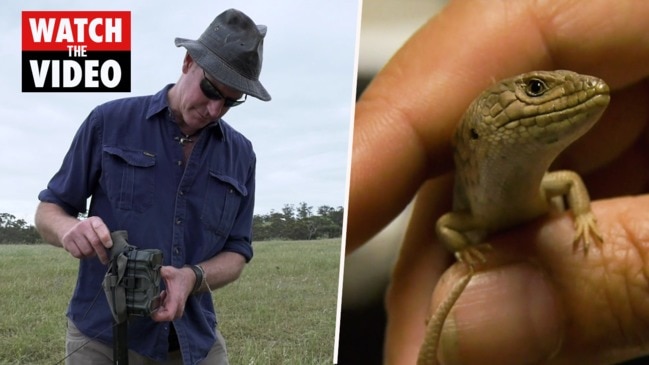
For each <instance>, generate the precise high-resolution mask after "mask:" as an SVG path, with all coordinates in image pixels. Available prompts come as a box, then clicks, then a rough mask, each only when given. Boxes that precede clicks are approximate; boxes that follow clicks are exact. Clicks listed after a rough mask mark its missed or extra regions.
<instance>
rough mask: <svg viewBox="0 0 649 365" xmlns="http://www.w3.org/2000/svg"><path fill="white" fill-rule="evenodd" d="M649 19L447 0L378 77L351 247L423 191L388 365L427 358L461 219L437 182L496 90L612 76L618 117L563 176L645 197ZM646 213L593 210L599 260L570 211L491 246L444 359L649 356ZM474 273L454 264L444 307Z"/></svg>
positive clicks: (574, 153)
mask: <svg viewBox="0 0 649 365" xmlns="http://www.w3.org/2000/svg"><path fill="white" fill-rule="evenodd" d="M544 4H545V5H544ZM550 7H551V8H550ZM647 19H649V8H648V6H647V5H644V4H642V3H640V2H619V3H616V4H615V5H613V4H611V3H610V2H606V1H590V2H587V3H586V2H579V1H572V2H568V1H565V2H554V3H552V4H546V3H539V2H532V1H529V2H528V1H520V2H502V3H500V2H498V3H494V2H488V3H487V2H480V1H465V2H459V1H458V2H451V4H450V5H449V6H448V7H447V8H446V9H445V10H444V11H443V12H442V14H441V15H440V16H438V17H436V18H434V19H433V20H432V21H431V22H429V23H428V24H427V25H426V26H424V27H423V28H422V29H421V30H420V31H419V32H418V33H417V34H416V35H414V36H413V38H412V39H411V40H410V41H409V42H408V44H407V45H406V46H405V47H404V48H403V49H402V50H401V51H400V52H399V53H398V54H397V55H395V58H394V59H393V60H392V61H391V62H390V64H389V65H388V66H387V67H386V69H385V70H383V71H382V73H381V74H380V75H379V76H377V78H376V80H375V81H374V82H373V84H372V85H371V86H370V88H368V90H367V91H366V93H365V94H364V95H363V97H362V99H361V100H360V101H359V103H358V104H357V109H356V122H355V132H354V155H353V166H352V183H351V195H350V211H349V213H350V214H349V225H348V227H349V231H348V236H347V238H348V249H349V248H353V247H355V246H357V245H358V244H359V243H360V242H362V241H363V240H365V239H366V238H367V237H369V236H370V235H371V234H373V233H375V232H376V230H378V228H380V227H381V226H382V225H383V224H385V223H386V222H387V221H389V220H390V219H391V218H392V217H393V216H394V215H395V214H396V213H397V212H398V211H399V210H400V209H401V208H402V207H403V206H405V204H407V202H408V201H409V200H410V199H411V198H412V196H413V195H414V194H415V192H416V191H418V190H419V196H418V200H417V203H416V205H415V211H414V213H413V219H412V221H411V225H410V227H409V230H408V233H407V236H406V239H405V242H404V248H403V250H402V254H401V257H400V259H399V262H398V264H397V268H396V270H395V278H394V280H393V283H392V287H391V290H390V294H389V297H388V311H389V313H390V323H389V328H388V340H387V343H386V355H387V359H388V360H389V362H391V363H404V364H409V363H414V359H415V358H416V355H417V352H418V350H419V345H420V344H421V341H422V337H423V331H424V326H425V323H424V321H423V319H424V318H427V317H428V313H429V311H428V307H429V305H430V294H431V292H432V291H433V289H434V288H435V285H436V278H437V277H439V275H440V274H441V272H442V271H443V270H444V268H445V267H447V266H448V262H449V260H448V255H445V254H444V250H443V249H442V248H441V247H440V246H439V245H434V244H431V242H434V241H436V238H435V233H434V223H435V221H436V219H437V218H438V217H439V216H440V215H441V214H443V213H445V212H446V211H448V209H449V199H448V197H449V196H450V194H449V191H450V183H449V179H448V178H446V177H440V176H442V175H444V173H446V172H448V171H450V170H451V167H452V163H451V161H452V159H451V157H450V155H451V147H450V143H449V141H450V136H451V134H452V133H453V131H454V128H455V126H456V125H457V121H458V120H459V118H460V116H461V115H462V113H463V112H464V110H465V109H466V107H467V106H468V104H469V102H470V101H471V100H472V99H473V98H474V97H475V96H476V95H477V94H478V92H480V91H481V90H483V89H484V88H486V87H487V86H488V85H489V84H490V83H492V82H493V81H495V80H499V79H502V78H504V77H506V76H511V75H514V74H518V73H522V72H525V71H529V70H534V69H558V68H563V69H572V70H575V71H578V72H581V73H588V74H594V75H597V76H599V77H601V78H603V79H604V80H606V81H607V82H608V84H609V85H610V87H611V89H612V94H611V95H612V96H611V105H610V106H609V109H608V111H607V113H606V115H605V116H604V118H603V119H602V120H601V121H600V122H599V123H598V124H597V125H596V126H595V127H594V128H593V130H591V132H590V133H589V134H587V135H586V136H585V137H584V138H582V139H581V140H579V141H578V142H577V143H575V144H574V145H573V146H572V147H571V148H570V149H569V150H568V151H567V152H566V153H565V154H563V155H562V157H561V158H560V159H559V161H557V166H558V167H564V166H565V167H569V168H571V169H573V170H577V171H579V172H580V173H581V174H582V176H583V177H584V178H585V180H586V185H587V186H588V187H589V190H590V193H591V197H592V198H593V199H597V198H601V197H611V196H619V195H624V194H637V193H641V192H645V193H646V192H647V181H648V180H649V178H648V170H649V169H648V168H647V166H649V162H648V160H647V155H648V154H647V147H645V146H646V145H647V142H648V141H649V136H648V133H647V129H646V121H647V116H648V114H649V111H648V107H647V105H649V102H648V101H649V91H648V89H649V87H648V83H647V82H646V81H645V79H646V77H647V75H648V74H649V65H647V62H646V60H647V58H648V56H649V32H648V29H647V24H649V23H648V22H647ZM404 96H407V97H404ZM389 146H393V147H392V148H390V147H389ZM432 177H436V179H433V180H430V181H428V182H425V181H426V180H427V179H428V178H432ZM386 182H390V189H389V190H387V192H386V189H385V186H386ZM648 206H649V198H648V197H647V196H637V197H629V198H617V199H613V200H606V201H600V202H595V203H594V204H593V210H594V213H595V215H596V216H597V218H598V220H599V226H600V230H601V231H602V232H603V234H604V239H605V241H606V243H605V245H603V246H602V247H601V249H599V248H595V249H591V250H590V252H589V254H588V256H587V257H584V255H580V254H575V253H573V252H572V249H571V247H572V246H571V242H572V237H573V235H574V230H573V228H572V222H571V219H570V218H569V216H561V217H555V218H547V219H544V220H543V222H536V223H534V224H531V225H527V226H525V227H524V228H521V229H516V230H513V231H510V232H508V233H506V234H501V235H498V236H496V237H494V238H492V239H490V240H489V242H490V243H492V244H493V247H494V252H493V253H492V254H489V255H488V263H487V265H486V266H485V267H484V268H481V269H480V272H481V274H479V275H477V276H476V277H475V278H474V282H473V283H472V284H471V285H470V286H469V288H468V289H467V291H466V292H465V293H464V294H463V296H462V297H461V298H460V301H459V302H458V305H457V307H456V309H457V310H456V311H455V314H454V315H453V314H452V316H454V318H455V319H454V320H453V321H454V324H455V328H456V330H455V331H452V332H451V336H446V335H445V336H443V338H442V341H443V345H444V346H443V347H444V349H445V350H446V351H449V349H450V353H448V352H447V353H446V356H445V357H446V358H447V359H448V358H449V357H453V355H452V353H453V351H452V349H453V348H456V349H457V351H455V355H457V354H458V353H461V356H462V360H463V361H464V363H472V362H471V361H472V360H473V361H474V362H475V360H476V359H478V360H480V363H484V361H485V359H492V360H494V363H500V364H506V363H509V362H511V363H525V362H535V361H536V362H539V361H541V360H542V359H548V358H549V357H550V356H551V355H554V358H553V360H552V361H550V362H548V363H575V362H578V363H579V362H584V361H586V362H589V361H592V363H614V362H616V361H621V360H624V359H627V358H630V357H633V356H638V355H641V354H644V351H643V350H641V347H642V346H643V345H646V344H645V343H644V342H643V341H642V340H641V339H642V338H646V335H647V333H646V332H647V330H646V329H645V328H644V327H646V326H643V325H642V324H643V323H644V320H645V319H647V318H648V317H649V308H646V306H643V305H642V304H643V303H644V301H645V300H646V296H647V292H648V290H647V287H648V285H647V276H649V275H646V274H643V265H642V263H643V260H644V257H645V255H646V254H647V252H646V251H647V249H646V247H645V246H647V241H648V240H649V215H648V213H647V212H646V210H647V209H646V207H648ZM463 274H464V268H463V267H461V266H458V265H456V266H454V267H453V268H452V269H451V270H449V272H448V274H447V275H445V277H444V280H442V281H441V282H440V285H439V288H438V289H437V290H436V294H435V297H434V299H433V300H434V302H435V303H434V305H437V304H438V303H439V301H441V300H442V299H443V298H444V297H445V295H446V294H447V293H448V290H449V289H450V287H452V286H453V284H454V282H455V281H457V280H458V279H459V277H461V276H462V275H463ZM453 332H454V334H453ZM447 335H448V333H447ZM453 337H454V338H455V339H456V340H457V343H456V346H449V343H448V340H449V338H453ZM444 341H446V343H444ZM496 356H500V357H496ZM508 361H509V362H508Z"/></svg>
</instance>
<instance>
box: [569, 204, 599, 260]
mask: <svg viewBox="0 0 649 365" xmlns="http://www.w3.org/2000/svg"><path fill="white" fill-rule="evenodd" d="M579 241H583V244H584V254H587V253H588V247H589V246H590V243H591V242H592V241H595V242H596V243H602V242H603V241H604V239H603V238H602V234H601V233H600V232H599V228H598V227H597V218H595V216H594V215H593V213H592V212H588V213H583V214H580V215H578V216H576V217H575V238H574V239H573V241H572V244H573V247H574V249H575V250H577V247H578V245H579Z"/></svg>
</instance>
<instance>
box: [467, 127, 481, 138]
mask: <svg viewBox="0 0 649 365" xmlns="http://www.w3.org/2000/svg"><path fill="white" fill-rule="evenodd" d="M469 132H470V133H471V139H478V138H480V135H479V134H478V131H476V130H475V128H471V130H470V131H469Z"/></svg>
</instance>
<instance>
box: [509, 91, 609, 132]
mask: <svg viewBox="0 0 649 365" xmlns="http://www.w3.org/2000/svg"><path fill="white" fill-rule="evenodd" d="M597 91H599V90H597ZM576 96H577V95H574V94H573V95H570V96H564V97H562V98H559V99H555V100H550V101H548V102H546V103H544V104H541V105H537V106H535V108H534V109H529V110H528V111H529V114H528V113H525V111H526V110H525V108H523V114H524V115H522V116H521V117H519V118H516V119H513V120H511V121H509V122H507V123H505V124H503V125H502V126H501V127H503V128H507V129H516V128H519V127H522V128H526V129H529V128H535V127H536V128H541V129H546V128H550V129H553V130H554V129H556V128H557V127H559V125H573V124H581V122H583V121H587V120H590V119H594V120H593V121H592V123H588V124H591V125H592V124H593V123H594V122H595V121H596V120H597V119H598V117H599V115H601V113H602V112H603V111H604V109H606V106H607V105H608V103H609V100H610V96H609V94H608V87H607V88H606V90H602V91H601V92H597V93H595V94H593V95H590V96H589V97H588V98H586V99H581V100H579V99H577V100H575V97H576ZM525 114H527V115H525ZM593 116H595V117H593ZM553 126H554V127H553Z"/></svg>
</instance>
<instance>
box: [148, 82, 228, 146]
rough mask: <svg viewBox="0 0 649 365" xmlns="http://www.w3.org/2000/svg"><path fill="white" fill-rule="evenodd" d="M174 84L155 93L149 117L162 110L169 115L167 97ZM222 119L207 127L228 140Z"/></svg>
mask: <svg viewBox="0 0 649 365" xmlns="http://www.w3.org/2000/svg"><path fill="white" fill-rule="evenodd" d="M173 86H174V84H169V85H166V86H165V87H164V88H162V90H160V91H158V92H157V93H156V94H155V95H153V97H152V98H151V102H150V103H149V107H148V109H147V112H146V118H147V119H151V118H152V117H153V116H155V115H158V114H159V113H162V112H164V113H166V114H167V115H169V114H168V113H169V112H168V111H169V110H170V109H169V100H168V99H167V94H168V93H169V89H171V88H172V87H173ZM165 119H169V118H168V117H166V118H165ZM221 120H222V119H219V120H215V121H213V122H212V123H210V124H208V125H207V126H206V127H205V129H206V130H210V131H212V132H213V133H216V134H217V136H218V137H219V138H220V139H222V140H226V136H225V130H224V129H223V126H222V125H221V124H222V123H220V122H221Z"/></svg>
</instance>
